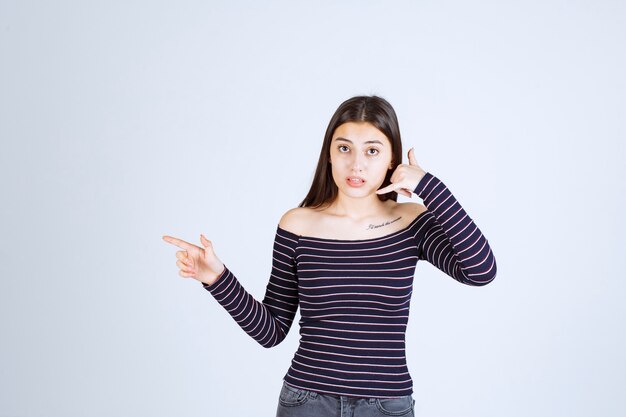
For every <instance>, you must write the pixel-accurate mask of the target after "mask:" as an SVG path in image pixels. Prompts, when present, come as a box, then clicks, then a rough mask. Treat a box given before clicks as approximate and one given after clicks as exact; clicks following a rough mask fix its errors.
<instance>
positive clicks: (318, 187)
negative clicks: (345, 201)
mask: <svg viewBox="0 0 626 417" xmlns="http://www.w3.org/2000/svg"><path fill="white" fill-rule="evenodd" d="M347 122H368V123H371V124H372V125H373V126H374V127H375V128H376V129H378V130H380V131H381V132H382V133H383V134H384V135H385V136H387V138H388V139H389V141H390V142H391V151H392V158H391V166H392V168H391V169H389V170H387V175H385V180H384V181H383V183H382V185H381V188H382V187H386V186H388V185H389V184H391V181H390V180H389V179H390V178H391V175H392V174H393V171H394V169H395V168H396V166H397V165H398V164H400V163H401V162H402V142H401V140H400V127H399V125H398V118H397V117H396V112H395V111H394V109H393V107H391V104H389V102H388V101H387V100H385V99H384V98H381V97H377V96H356V97H352V98H350V99H348V100H346V101H344V102H343V103H341V104H340V105H339V107H338V108H337V110H336V111H335V114H333V117H332V118H331V119H330V122H329V123H328V127H327V128H326V134H325V135H324V143H323V144H322V150H321V151H320V159H319V161H318V162H317V169H316V170H315V177H314V178H313V183H312V184H311V189H310V190H309V193H308V194H307V196H306V197H305V198H304V200H302V202H301V203H300V205H299V206H298V207H312V208H316V207H320V206H323V205H325V204H327V203H332V202H333V201H334V200H335V198H336V197H337V193H338V189H337V184H335V181H333V173H332V169H331V166H330V161H329V158H330V141H331V140H332V137H333V134H334V133H335V129H337V127H339V126H340V125H342V124H344V123H347ZM378 198H379V199H380V201H385V200H390V199H391V200H394V201H398V194H397V193H396V192H395V191H392V192H390V193H387V194H382V195H378Z"/></svg>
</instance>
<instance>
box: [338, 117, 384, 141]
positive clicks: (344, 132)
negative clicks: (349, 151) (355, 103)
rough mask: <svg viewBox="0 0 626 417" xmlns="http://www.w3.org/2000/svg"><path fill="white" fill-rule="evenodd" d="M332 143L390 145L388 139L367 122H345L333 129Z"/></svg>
mask: <svg viewBox="0 0 626 417" xmlns="http://www.w3.org/2000/svg"><path fill="white" fill-rule="evenodd" d="M333 141H341V142H346V143H360V144H370V143H378V144H382V145H390V144H391V142H390V141H389V138H387V136H385V134H384V133H383V132H381V131H380V130H378V129H377V128H376V127H375V126H374V125H372V124H371V123H369V122H346V123H343V124H341V125H339V126H337V128H336V129H335V132H334V133H333Z"/></svg>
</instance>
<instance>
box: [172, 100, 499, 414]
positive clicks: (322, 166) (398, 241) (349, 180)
mask: <svg viewBox="0 0 626 417" xmlns="http://www.w3.org/2000/svg"><path fill="white" fill-rule="evenodd" d="M408 162H409V163H408V164H403V163H402V143H401V141H400V130H399V127H398V121H397V118H396V114H395V111H394V110H393V108H392V107H391V105H390V104H389V103H388V102H387V101H386V100H384V99H382V98H380V97H376V96H358V97H353V98H351V99H349V100H346V101H345V102H343V103H342V104H341V105H340V106H339V108H338V109H337V111H336V112H335V114H334V115H333V117H332V118H331V120H330V123H329V125H328V128H327V130H326V135H325V137H324V143H323V145H322V150H321V153H320V158H319V162H318V165H317V170H316V172H315V177H314V180H313V184H312V186H311V189H310V190H309V193H308V195H307V196H306V198H305V199H304V200H303V201H302V202H301V203H300V205H299V206H298V207H297V208H294V209H291V210H289V211H287V212H286V213H285V214H284V215H283V216H282V218H281V219H280V221H279V224H278V225H277V228H276V236H275V240H274V250H273V264H272V271H271V275H270V278H269V282H268V284H267V289H266V293H265V297H264V299H263V302H262V303H260V302H258V301H257V300H256V299H254V297H252V296H251V295H250V294H249V293H248V292H247V291H246V290H245V288H244V287H243V286H242V285H241V283H240V282H239V281H238V280H237V278H236V277H235V275H234V274H233V273H232V272H231V271H230V269H228V268H227V267H226V266H225V265H224V264H223V263H222V262H221V261H220V260H219V259H218V257H217V256H216V255H215V252H214V250H213V245H212V243H211V242H210V241H209V240H208V239H207V238H206V237H205V236H204V235H200V241H201V243H202V247H200V246H196V245H193V244H191V243H188V242H185V241H182V240H180V239H176V238H173V237H170V236H164V237H163V239H164V240H165V241H167V242H169V243H172V244H174V245H176V246H178V247H180V248H181V249H183V250H181V251H178V252H176V258H178V260H177V262H176V266H178V267H179V268H180V272H179V274H180V275H181V276H183V277H191V278H194V279H196V280H198V281H200V282H201V283H202V285H203V287H204V288H205V289H206V290H208V291H209V292H210V293H211V294H212V295H213V296H214V297H215V299H216V300H217V302H219V303H220V304H221V305H222V306H223V307H224V308H225V309H226V310H227V311H228V312H229V313H230V314H231V316H232V317H233V319H234V320H235V321H236V322H237V323H238V324H239V326H241V328H242V329H243V330H244V331H245V332H247V333H248V334H249V335H250V336H251V337H252V338H253V339H254V340H256V341H257V342H258V343H259V344H261V346H263V347H266V348H269V347H273V346H276V345H277V344H279V343H280V342H281V341H283V340H284V339H285V337H286V335H287V333H288V332H289V329H290V328H291V325H292V322H293V320H294V317H295V314H296V310H297V308H298V305H299V306H300V313H301V316H302V319H301V320H300V322H299V324H300V336H301V338H300V344H299V347H298V350H297V351H296V353H295V355H294V357H293V360H292V362H291V366H290V367H289V369H288V371H287V373H286V374H285V376H284V378H283V386H282V389H281V392H280V395H279V399H278V410H277V417H296V416H319V417H325V416H329V417H330V416H337V417H343V416H355V417H368V416H413V415H414V414H413V407H414V404H415V401H414V400H413V397H412V393H413V388H412V385H413V384H412V379H411V376H410V374H409V370H408V368H407V363H406V356H405V333H406V325H407V322H408V317H409V305H410V300H411V293H412V287H413V276H414V273H415V268H416V264H417V262H418V260H426V261H428V262H430V263H431V264H433V265H434V266H435V267H437V268H438V269H440V270H441V271H443V272H444V273H445V274H447V275H448V276H450V277H452V278H454V279H456V280H457V281H459V282H461V283H463V284H467V285H474V286H480V285H485V284H488V283H489V282H491V281H492V280H493V279H494V278H495V276H496V261H495V257H494V255H493V253H492V251H491V248H490V246H489V243H488V242H487V239H486V238H485V236H483V234H482V233H481V231H480V230H479V229H478V227H477V226H476V224H475V223H474V222H473V220H472V219H471V218H470V217H469V216H468V214H467V213H466V212H465V210H464V209H463V208H462V207H461V205H460V204H459V202H458V201H457V200H456V199H455V198H454V196H453V195H452V193H451V192H450V190H449V189H448V188H447V187H446V186H445V185H444V183H443V182H442V181H441V180H440V179H438V178H437V177H435V176H434V175H433V174H431V173H430V172H425V171H424V170H423V169H422V168H421V167H420V166H419V165H418V164H417V161H416V158H415V153H414V152H413V149H411V150H409V152H408ZM413 192H414V193H416V194H417V195H418V196H419V197H420V198H422V200H423V201H424V204H425V206H424V205H421V204H416V203H410V202H407V203H398V202H397V195H398V194H402V195H405V196H407V197H411V195H412V193H413Z"/></svg>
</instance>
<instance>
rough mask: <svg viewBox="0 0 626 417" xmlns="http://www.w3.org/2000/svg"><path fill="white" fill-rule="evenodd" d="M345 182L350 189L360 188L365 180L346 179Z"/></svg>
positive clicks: (357, 178) (356, 178)
mask: <svg viewBox="0 0 626 417" xmlns="http://www.w3.org/2000/svg"><path fill="white" fill-rule="evenodd" d="M346 182H347V183H348V185H349V186H350V187H361V186H363V184H365V180H364V179H363V178H359V177H348V178H346Z"/></svg>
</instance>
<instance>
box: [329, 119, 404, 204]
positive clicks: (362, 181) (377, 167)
mask: <svg viewBox="0 0 626 417" xmlns="http://www.w3.org/2000/svg"><path fill="white" fill-rule="evenodd" d="M391 159H392V150H391V141H390V140H389V139H388V138H387V136H385V135H384V134H383V132H381V131H380V130H378V129H376V128H375V127H374V126H373V125H372V124H370V123H368V122H347V123H344V124H342V125H339V126H338V127H337V128H336V129H335V132H334V133H333V137H332V140H331V142H330V161H331V166H332V173H333V178H334V180H335V184H337V187H339V190H340V192H343V193H344V194H346V195H348V196H351V197H364V196H367V195H369V194H371V193H374V192H375V191H376V190H378V189H379V188H380V186H381V185H382V183H383V181H384V180H385V176H386V175H387V171H388V170H389V169H390V165H391Z"/></svg>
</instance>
